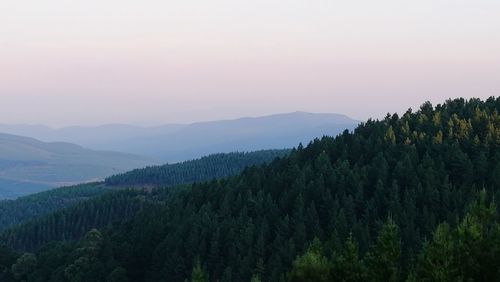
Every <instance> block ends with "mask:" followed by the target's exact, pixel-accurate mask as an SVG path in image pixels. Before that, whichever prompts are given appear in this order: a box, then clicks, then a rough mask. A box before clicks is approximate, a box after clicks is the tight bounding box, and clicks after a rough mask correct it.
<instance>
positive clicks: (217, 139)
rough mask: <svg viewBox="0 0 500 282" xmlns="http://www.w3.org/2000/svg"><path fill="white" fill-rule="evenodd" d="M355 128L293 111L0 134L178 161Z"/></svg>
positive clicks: (339, 119) (20, 128)
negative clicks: (190, 120)
mask: <svg viewBox="0 0 500 282" xmlns="http://www.w3.org/2000/svg"><path fill="white" fill-rule="evenodd" d="M357 124H358V122H357V121H355V120H352V119H350V118H348V117H347V116H344V115H340V114H313V113H305V112H294V113H287V114H277V115H271V116H264V117H256V118H240V119H235V120H223V121H211V122H199V123H193V124H185V125H179V124H172V125H164V126H158V127H137V126H130V125H119V124H115V125H104V126H98V127H65V128H61V129H51V128H48V127H44V126H29V125H0V132H6V133H12V134H22V135H25V136H29V137H33V138H37V139H40V140H43V141H65V142H71V143H76V144H80V145H82V146H85V147H88V148H91V149H95V150H111V151H118V152H127V153H131V154H137V155H144V156H148V157H151V158H155V159H158V160H161V161H163V162H179V161H185V160H190V159H194V158H199V157H201V156H205V155H209V154H214V153H228V152H235V151H256V150H262V149H282V148H291V147H293V146H296V145H297V144H299V143H300V142H309V141H310V140H311V139H313V138H316V137H320V136H323V135H331V136H335V135H337V134H338V133H340V132H342V131H343V130H345V129H353V128H354V127H355V126H356V125H357Z"/></svg>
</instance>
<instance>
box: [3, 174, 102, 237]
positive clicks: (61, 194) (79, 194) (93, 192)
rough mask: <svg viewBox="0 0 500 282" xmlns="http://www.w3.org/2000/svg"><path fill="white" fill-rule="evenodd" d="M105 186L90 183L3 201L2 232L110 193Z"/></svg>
mask: <svg viewBox="0 0 500 282" xmlns="http://www.w3.org/2000/svg"><path fill="white" fill-rule="evenodd" d="M103 186H104V185H103V184H102V183H89V184H82V185H75V186H70V187H62V188H57V189H52V190H49V191H45V192H41V193H37V194H33V195H29V196H24V197H20V198H18V199H16V200H1V201H0V231H1V230H4V229H5V228H7V227H9V226H12V225H15V224H18V223H20V222H23V221H25V220H30V219H33V218H35V217H38V216H41V215H44V214H47V213H50V212H52V211H56V210H58V209H61V208H64V207H67V206H70V205H72V204H74V203H77V202H80V201H83V200H85V199H89V198H92V197H95V196H98V195H101V194H103V193H105V192H107V191H109V190H106V189H104V187H103Z"/></svg>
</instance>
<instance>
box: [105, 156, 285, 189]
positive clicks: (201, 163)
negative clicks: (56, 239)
mask: <svg viewBox="0 0 500 282" xmlns="http://www.w3.org/2000/svg"><path fill="white" fill-rule="evenodd" d="M289 152H290V150H263V151H255V152H246V153H244V152H233V153H219V154H213V155H209V156H205V157H202V158H200V159H196V160H190V161H185V162H181V163H177V164H166V165H161V166H151V167H146V168H141V169H134V170H132V171H129V172H126V173H122V174H117V175H113V176H110V177H107V178H106V180H105V183H106V185H108V186H129V187H132V186H133V187H151V186H156V187H158V186H174V185H178V184H186V183H192V182H199V181H207V180H211V179H214V178H215V179H217V178H223V177H227V176H230V175H234V174H237V173H239V172H241V171H242V170H243V169H244V168H246V167H249V166H253V165H261V164H264V163H268V162H271V161H273V160H274V159H276V158H278V157H284V156H286V155H287V154H288V153H289Z"/></svg>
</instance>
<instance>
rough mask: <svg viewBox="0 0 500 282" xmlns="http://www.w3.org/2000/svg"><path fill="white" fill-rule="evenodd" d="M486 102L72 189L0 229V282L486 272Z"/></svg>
mask: <svg viewBox="0 0 500 282" xmlns="http://www.w3.org/2000/svg"><path fill="white" fill-rule="evenodd" d="M499 111H500V98H495V97H491V98H489V99H487V100H484V101H482V100H479V99H470V100H465V99H454V100H447V101H446V102H445V103H443V104H438V105H436V106H433V105H432V104H431V103H429V102H426V103H424V104H423V105H422V106H421V107H420V108H419V109H418V110H417V111H413V110H411V109H409V110H408V111H406V112H405V113H404V114H402V115H398V114H387V116H386V117H385V118H384V119H382V120H368V121H366V122H364V123H361V124H360V125H359V126H358V127H357V128H356V129H355V130H354V131H352V132H349V131H344V132H343V133H342V134H340V135H338V136H335V137H322V138H320V139H319V138H318V139H315V140H313V141H311V142H310V143H309V144H308V145H307V146H302V145H298V146H297V148H295V149H293V150H291V151H290V152H289V153H288V154H286V155H282V157H280V158H277V159H275V160H274V161H272V162H271V163H268V164H258V165H253V166H250V167H247V168H246V169H244V170H243V171H242V172H241V173H240V174H237V175H233V176H228V177H225V178H221V179H214V180H211V181H205V182H195V183H192V184H186V185H182V186H175V187H164V188H156V189H147V190H141V189H135V190H128V189H125V190H118V191H113V192H110V193H106V194H104V195H99V196H97V197H93V198H91V199H88V200H84V201H81V202H79V203H76V204H74V205H72V206H70V207H67V208H64V209H61V210H58V211H56V212H54V213H51V214H47V215H46V216H44V217H42V218H40V219H37V220H34V221H30V222H26V223H23V224H21V225H18V226H14V227H11V228H9V229H7V230H5V231H3V232H2V233H1V234H0V244H3V245H5V247H2V248H0V280H1V281H180V282H182V281H225V282H226V281H253V282H257V281H294V282H295V281H337V280H338V281H499V280H500V278H499V277H500V224H499V218H498V206H497V205H496V203H495V199H497V198H498V197H499V196H500V189H499V188H500V148H499V146H500V116H499ZM136 175H137V176H133V177H132V179H135V178H138V179H142V180H141V181H140V182H141V183H145V182H144V181H147V177H146V178H143V175H147V174H142V173H137V174H136ZM127 181H130V180H127ZM134 181H135V180H134ZM129 183H130V182H129ZM146 183H147V182H146ZM152 183H154V182H152ZM161 184H162V185H160V186H163V185H164V186H168V184H167V183H161Z"/></svg>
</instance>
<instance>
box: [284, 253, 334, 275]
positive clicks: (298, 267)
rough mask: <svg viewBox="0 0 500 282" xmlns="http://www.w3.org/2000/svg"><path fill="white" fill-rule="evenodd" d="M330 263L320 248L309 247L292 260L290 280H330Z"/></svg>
mask: <svg viewBox="0 0 500 282" xmlns="http://www.w3.org/2000/svg"><path fill="white" fill-rule="evenodd" d="M330 269H331V266H330V263H329V262H328V259H327V258H326V257H325V256H323V255H322V254H321V252H320V250H316V249H315V248H309V249H308V250H307V251H306V253H305V254H303V255H302V256H300V257H298V258H297V259H295V260H294V261H293V264H292V270H291V271H290V274H289V280H290V281H291V282H323V281H324V282H327V281H330Z"/></svg>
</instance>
